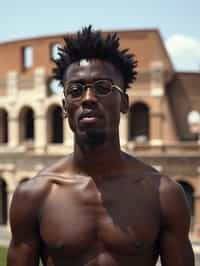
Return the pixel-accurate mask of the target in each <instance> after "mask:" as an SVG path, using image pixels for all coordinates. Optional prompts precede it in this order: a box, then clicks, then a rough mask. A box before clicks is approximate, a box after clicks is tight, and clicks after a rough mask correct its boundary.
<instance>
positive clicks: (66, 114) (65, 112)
mask: <svg viewBox="0 0 200 266" xmlns="http://www.w3.org/2000/svg"><path fill="white" fill-rule="evenodd" d="M62 107H63V117H64V118H67V117H68V112H67V103H66V100H65V99H62Z"/></svg>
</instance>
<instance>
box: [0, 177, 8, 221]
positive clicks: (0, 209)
mask: <svg viewBox="0 0 200 266" xmlns="http://www.w3.org/2000/svg"><path fill="white" fill-rule="evenodd" d="M7 220H8V188H7V183H6V182H5V180H4V179H3V178H2V177H1V176H0V225H6V224H7Z"/></svg>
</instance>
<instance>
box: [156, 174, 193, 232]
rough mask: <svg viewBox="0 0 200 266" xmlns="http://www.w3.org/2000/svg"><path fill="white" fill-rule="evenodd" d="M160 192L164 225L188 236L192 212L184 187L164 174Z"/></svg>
mask: <svg viewBox="0 0 200 266" xmlns="http://www.w3.org/2000/svg"><path fill="white" fill-rule="evenodd" d="M159 192H160V206H161V218H162V225H163V226H164V227H165V228H168V229H170V230H175V231H176V233H180V235H182V237H188V232H189V226H190V212H189V207H188V204H187V201H186V197H185V194H184V192H183V189H182V188H181V186H180V185H179V184H178V183H177V182H175V181H174V180H172V179H171V178H169V177H166V176H162V177H161V179H160V187H159Z"/></svg>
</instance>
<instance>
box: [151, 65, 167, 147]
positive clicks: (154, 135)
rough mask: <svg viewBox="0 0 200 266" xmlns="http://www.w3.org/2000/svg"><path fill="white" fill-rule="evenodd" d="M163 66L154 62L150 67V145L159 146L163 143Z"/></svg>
mask: <svg viewBox="0 0 200 266" xmlns="http://www.w3.org/2000/svg"><path fill="white" fill-rule="evenodd" d="M164 83H165V80H164V66H163V64H162V62H160V61H156V62H153V63H152V65H151V82H150V93H151V99H152V102H153V103H152V109H151V114H150V143H151V144H153V145H161V144H162V142H163V129H162V128H163V118H164V114H163V110H162V106H163V99H164V94H165V84H164Z"/></svg>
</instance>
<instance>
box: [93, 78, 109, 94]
mask: <svg viewBox="0 0 200 266" xmlns="http://www.w3.org/2000/svg"><path fill="white" fill-rule="evenodd" d="M95 91H96V93H97V94H99V95H106V94H108V93H109V92H110V91H111V84H110V82H106V81H105V82H103V81H102V82H97V83H96V84H95Z"/></svg>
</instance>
